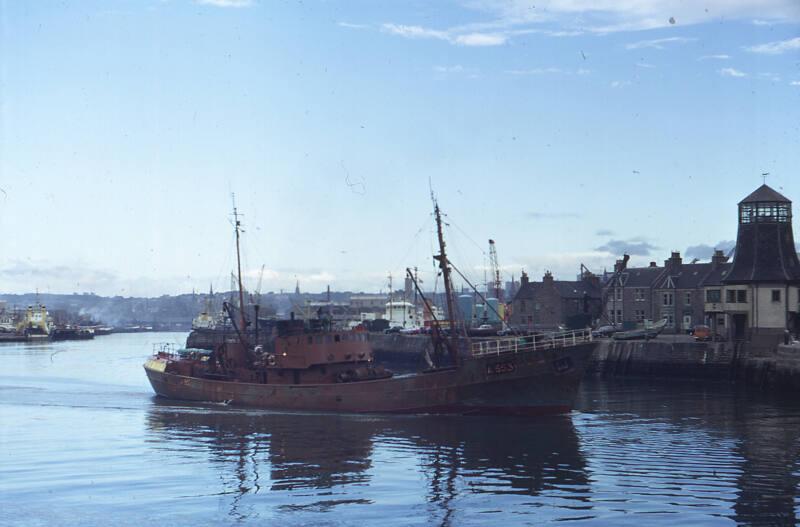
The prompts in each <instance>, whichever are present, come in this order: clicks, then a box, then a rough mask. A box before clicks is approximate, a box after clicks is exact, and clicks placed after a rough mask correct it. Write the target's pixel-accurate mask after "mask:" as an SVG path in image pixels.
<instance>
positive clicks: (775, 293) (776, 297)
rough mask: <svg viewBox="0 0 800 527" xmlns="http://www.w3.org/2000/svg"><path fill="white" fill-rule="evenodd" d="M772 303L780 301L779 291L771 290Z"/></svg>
mask: <svg viewBox="0 0 800 527" xmlns="http://www.w3.org/2000/svg"><path fill="white" fill-rule="evenodd" d="M772 301H773V302H780V301H781V290H780V289H773V290H772Z"/></svg>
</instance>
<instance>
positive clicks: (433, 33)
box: [381, 24, 450, 40]
mask: <svg viewBox="0 0 800 527" xmlns="http://www.w3.org/2000/svg"><path fill="white" fill-rule="evenodd" d="M381 28H382V29H383V31H385V32H387V33H391V34H393V35H399V36H401V37H405V38H414V39H426V38H433V39H438V40H450V37H449V35H448V34H447V32H446V31H437V30H435V29H428V28H424V27H422V26H405V25H402V24H383V26H381Z"/></svg>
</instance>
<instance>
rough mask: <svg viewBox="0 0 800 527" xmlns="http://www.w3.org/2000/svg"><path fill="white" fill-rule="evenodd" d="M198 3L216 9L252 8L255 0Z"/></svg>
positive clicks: (200, 1)
mask: <svg viewBox="0 0 800 527" xmlns="http://www.w3.org/2000/svg"><path fill="white" fill-rule="evenodd" d="M197 3H198V4H203V5H213V6H215V7H250V6H251V5H253V0H197Z"/></svg>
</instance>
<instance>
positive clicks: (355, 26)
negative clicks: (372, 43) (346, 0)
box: [336, 22, 369, 29]
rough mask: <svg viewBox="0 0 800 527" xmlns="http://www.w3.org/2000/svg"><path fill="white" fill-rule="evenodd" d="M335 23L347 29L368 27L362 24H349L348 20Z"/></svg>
mask: <svg viewBox="0 0 800 527" xmlns="http://www.w3.org/2000/svg"><path fill="white" fill-rule="evenodd" d="M336 25H337V26H339V27H346V28H348V29H366V28H368V27H369V26H367V25H364V24H351V23H350V22H338V23H337V24H336Z"/></svg>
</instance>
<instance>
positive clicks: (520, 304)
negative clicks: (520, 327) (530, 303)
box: [519, 300, 525, 313]
mask: <svg viewBox="0 0 800 527" xmlns="http://www.w3.org/2000/svg"><path fill="white" fill-rule="evenodd" d="M519 312H520V313H524V312H525V301H524V300H522V301H520V303H519Z"/></svg>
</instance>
